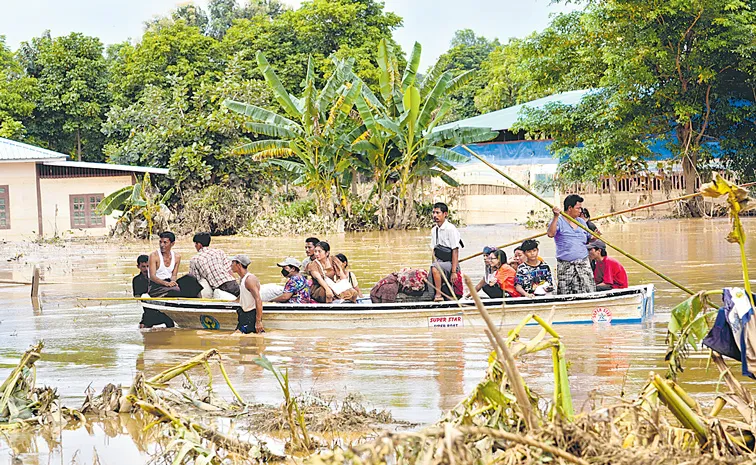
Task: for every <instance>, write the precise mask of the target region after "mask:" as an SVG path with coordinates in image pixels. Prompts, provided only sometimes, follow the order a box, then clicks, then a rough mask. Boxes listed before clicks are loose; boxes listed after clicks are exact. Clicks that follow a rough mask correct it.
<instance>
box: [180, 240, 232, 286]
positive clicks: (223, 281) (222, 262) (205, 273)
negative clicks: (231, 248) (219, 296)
mask: <svg viewBox="0 0 756 465" xmlns="http://www.w3.org/2000/svg"><path fill="white" fill-rule="evenodd" d="M192 240H193V241H194V248H195V249H197V255H195V256H194V257H193V258H192V259H191V260H190V261H189V274H190V275H192V276H194V277H195V278H197V281H200V280H202V279H205V280H206V281H207V282H208V284H210V287H211V288H212V289H213V290H215V289H220V290H221V291H226V292H228V293H229V294H233V295H235V296H236V297H239V283H237V282H236V280H235V279H234V277H233V276H232V275H231V262H230V261H229V259H228V257H226V254H225V253H223V251H222V250H219V249H212V248H210V233H206V232H201V233H197V234H195V235H194V239H192Z"/></svg>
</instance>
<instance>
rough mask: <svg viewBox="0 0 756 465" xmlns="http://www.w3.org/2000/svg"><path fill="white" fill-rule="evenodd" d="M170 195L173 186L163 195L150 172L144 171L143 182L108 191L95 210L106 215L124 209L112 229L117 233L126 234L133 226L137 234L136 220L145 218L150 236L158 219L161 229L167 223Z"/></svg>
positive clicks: (148, 235) (133, 231)
mask: <svg viewBox="0 0 756 465" xmlns="http://www.w3.org/2000/svg"><path fill="white" fill-rule="evenodd" d="M171 195H173V188H171V189H169V190H168V192H166V193H165V194H163V195H160V192H158V190H157V188H155V187H154V186H153V185H152V182H151V180H150V173H145V174H144V177H143V178H142V182H138V183H136V184H134V185H133V186H125V187H123V188H121V189H118V190H117V191H115V192H113V193H111V194H109V195H108V196H107V197H105V198H104V199H102V200H101V201H100V203H99V204H97V208H96V210H95V211H96V212H97V214H98V215H105V216H109V215H111V214H113V212H115V211H120V212H122V213H121V216H119V217H118V221H116V226H115V228H114V229H113V233H115V234H123V233H125V232H127V231H129V230H130V231H131V232H132V233H134V234H135V235H137V234H138V232H137V223H136V221H135V220H137V219H138V218H144V221H145V224H146V226H147V231H146V233H147V237H150V236H152V230H153V228H154V226H155V223H156V222H158V223H159V224H160V226H161V229H162V228H164V227H167V223H168V217H169V216H170V210H169V209H168V207H167V205H166V202H168V199H170V197H171Z"/></svg>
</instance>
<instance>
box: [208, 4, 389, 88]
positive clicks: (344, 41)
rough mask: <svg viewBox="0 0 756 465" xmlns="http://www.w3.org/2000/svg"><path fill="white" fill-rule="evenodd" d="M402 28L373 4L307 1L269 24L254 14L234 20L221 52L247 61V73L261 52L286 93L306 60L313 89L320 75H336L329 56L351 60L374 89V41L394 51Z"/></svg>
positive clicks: (302, 76) (298, 81)
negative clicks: (311, 68)
mask: <svg viewBox="0 0 756 465" xmlns="http://www.w3.org/2000/svg"><path fill="white" fill-rule="evenodd" d="M401 24H402V20H401V18H400V17H399V16H397V15H395V14H394V13H390V12H386V11H384V6H383V4H382V3H380V2H377V1H375V0H313V1H305V2H302V5H301V6H300V8H298V9H296V10H288V11H284V12H283V13H282V14H280V15H278V16H275V17H273V18H272V19H271V18H270V17H266V16H262V15H257V16H254V17H252V18H250V19H242V20H237V21H235V22H234V25H233V26H232V27H231V28H230V29H228V31H227V32H226V34H225V36H224V38H223V42H222V45H221V47H222V50H223V53H224V55H226V56H234V55H240V56H241V57H242V58H243V59H245V60H247V62H248V63H249V67H250V69H252V68H256V63H255V54H256V52H258V51H262V52H263V53H265V56H266V57H267V59H268V60H269V61H270V62H271V63H272V64H273V65H275V66H276V69H278V70H279V71H278V75H279V77H280V79H281V82H282V83H283V85H284V86H285V87H286V88H287V89H293V88H298V87H299V86H300V85H301V83H302V81H303V80H304V79H305V70H306V69H307V63H308V61H309V58H310V57H312V60H313V65H314V71H315V76H316V85H322V80H321V78H320V76H323V77H324V78H327V77H328V76H330V74H331V73H332V72H333V70H334V64H333V62H332V61H331V56H332V55H335V56H336V57H337V58H339V59H346V58H353V59H354V60H355V72H356V73H357V75H358V76H359V77H361V78H362V79H363V80H364V81H365V82H366V83H367V84H368V85H371V86H373V85H376V84H377V82H378V69H377V68H376V66H375V63H374V61H373V54H374V52H375V49H376V47H377V46H378V42H379V41H380V40H382V39H386V40H388V41H389V42H390V43H391V44H392V45H393V46H394V47H395V48H398V46H397V45H396V43H395V42H394V41H393V38H392V32H393V30H394V29H396V28H397V27H399V26H401Z"/></svg>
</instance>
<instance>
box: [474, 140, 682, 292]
mask: <svg viewBox="0 0 756 465" xmlns="http://www.w3.org/2000/svg"><path fill="white" fill-rule="evenodd" d="M461 147H462V148H463V149H465V150H467V151H468V152H470V154H471V155H472V156H474V157H475V158H477V159H478V160H480V161H481V162H483V164H485V165H486V166H488V167H489V168H491V169H492V170H494V171H496V172H497V173H499V174H500V175H501V176H503V177H504V178H506V179H507V180H508V181H509V182H511V183H513V184H514V185H515V186H517V187H519V188H520V189H522V190H524V191H525V192H527V193H528V194H530V195H532V196H533V197H535V198H536V199H538V200H539V201H540V202H541V203H542V204H544V205H546V206H547V207H549V208H550V209H554V206H553V205H552V204H551V203H550V202H548V201H547V200H545V199H544V198H543V197H541V196H540V195H538V194H536V193H535V192H533V191H532V190H530V189H528V188H527V187H525V186H523V185H522V184H521V183H519V182H518V181H516V180H515V179H513V178H512V177H511V176H509V175H508V174H506V173H504V172H503V171H501V170H500V169H499V168H497V167H495V166H494V165H492V164H491V163H489V162H488V161H487V160H485V159H484V158H483V157H481V156H480V155H478V154H477V153H475V152H473V151H472V150H470V149H469V148H468V147H467V146H466V145H462V146H461ZM560 214H561V215H562V216H563V217H564V218H565V219H566V220H567V221H571V222H572V223H573V224H575V225H576V226H577V227H579V228H580V229H582V230H584V231H585V232H587V233H588V234H590V235H591V236H593V237H595V238H597V239H600V240H601V241H602V242H603V243H604V244H606V245H607V246H609V247H611V248H612V249H614V250H616V251H617V252H619V253H621V254H622V255H624V256H625V257H627V258H629V259H630V260H632V261H634V262H635V263H637V264H638V265H640V266H642V267H643V268H645V269H647V270H648V271H650V272H652V273H653V274H655V275H656V276H658V277H660V278H661V279H663V280H665V281H667V282H668V283H670V284H671V285H673V286H675V287H676V288H678V289H680V290H681V291H684V292H686V293H688V294H689V295H693V294H695V293H694V292H693V291H691V290H690V289H688V288H687V287H685V286H683V285H682V284H680V283H678V282H677V281H675V280H674V279H672V278H670V277H668V276H666V275H665V274H663V273H662V272H661V271H658V270H656V269H655V268H654V267H652V266H651V265H649V264H647V263H646V262H644V261H643V260H640V259H638V258H635V257H634V256H633V255H630V254H629V253H628V252H625V251H624V250H622V249H620V248H619V247H617V246H616V245H613V244H612V243H610V242H609V241H607V240H606V239H604V238H603V237H601V236H599V235H598V234H596V233H594V232H593V231H591V230H590V229H588V228H587V227H585V226H583V224H582V223H581V222H579V221H577V220H575V218H573V217H571V216H570V215H568V214H566V213H565V212H561V213H560Z"/></svg>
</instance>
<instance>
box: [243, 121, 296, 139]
mask: <svg viewBox="0 0 756 465" xmlns="http://www.w3.org/2000/svg"><path fill="white" fill-rule="evenodd" d="M244 127H245V128H246V129H247V130H248V131H251V132H254V133H255V134H262V135H264V136H268V137H275V138H277V139H293V138H295V137H296V136H297V133H295V132H294V131H292V130H291V129H289V128H287V127H285V126H282V125H278V124H269V123H246V124H245V125H244Z"/></svg>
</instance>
